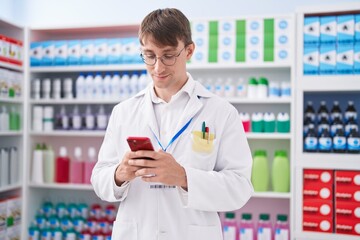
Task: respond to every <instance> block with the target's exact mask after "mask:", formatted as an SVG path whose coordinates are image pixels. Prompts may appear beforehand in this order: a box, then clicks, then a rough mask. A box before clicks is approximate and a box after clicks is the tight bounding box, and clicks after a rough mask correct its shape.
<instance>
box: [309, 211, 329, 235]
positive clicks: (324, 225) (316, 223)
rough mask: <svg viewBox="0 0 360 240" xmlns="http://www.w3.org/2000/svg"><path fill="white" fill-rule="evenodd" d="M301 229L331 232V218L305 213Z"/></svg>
mask: <svg viewBox="0 0 360 240" xmlns="http://www.w3.org/2000/svg"><path fill="white" fill-rule="evenodd" d="M303 230H304V231H314V232H328V233H332V232H333V231H334V223H333V218H332V217H319V216H312V215H305V216H304V217H303Z"/></svg>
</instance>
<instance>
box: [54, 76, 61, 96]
mask: <svg viewBox="0 0 360 240" xmlns="http://www.w3.org/2000/svg"><path fill="white" fill-rule="evenodd" d="M52 98H53V99H61V79H60V78H55V79H54V80H53V84H52Z"/></svg>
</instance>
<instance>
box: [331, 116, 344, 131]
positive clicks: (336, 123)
mask: <svg viewBox="0 0 360 240" xmlns="http://www.w3.org/2000/svg"><path fill="white" fill-rule="evenodd" d="M338 129H341V130H342V131H343V132H344V125H343V121H342V120H341V118H340V117H339V115H335V118H334V120H333V123H332V124H331V126H330V134H331V136H335V133H336V131H337V130H338Z"/></svg>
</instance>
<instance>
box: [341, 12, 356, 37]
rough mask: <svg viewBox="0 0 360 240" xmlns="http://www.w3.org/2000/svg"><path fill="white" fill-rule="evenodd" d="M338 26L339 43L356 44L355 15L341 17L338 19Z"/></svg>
mask: <svg viewBox="0 0 360 240" xmlns="http://www.w3.org/2000/svg"><path fill="white" fill-rule="evenodd" d="M336 24H337V42H338V43H349V42H351V43H352V42H354V36H355V18H354V15H350V14H349V15H340V16H337V18H336Z"/></svg>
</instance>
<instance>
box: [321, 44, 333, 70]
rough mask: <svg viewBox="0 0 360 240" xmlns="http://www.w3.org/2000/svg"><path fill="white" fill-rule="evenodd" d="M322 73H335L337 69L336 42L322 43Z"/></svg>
mask: <svg viewBox="0 0 360 240" xmlns="http://www.w3.org/2000/svg"><path fill="white" fill-rule="evenodd" d="M319 59H320V62H319V72H320V74H334V73H335V71H336V47H335V44H322V45H320V58H319Z"/></svg>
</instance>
